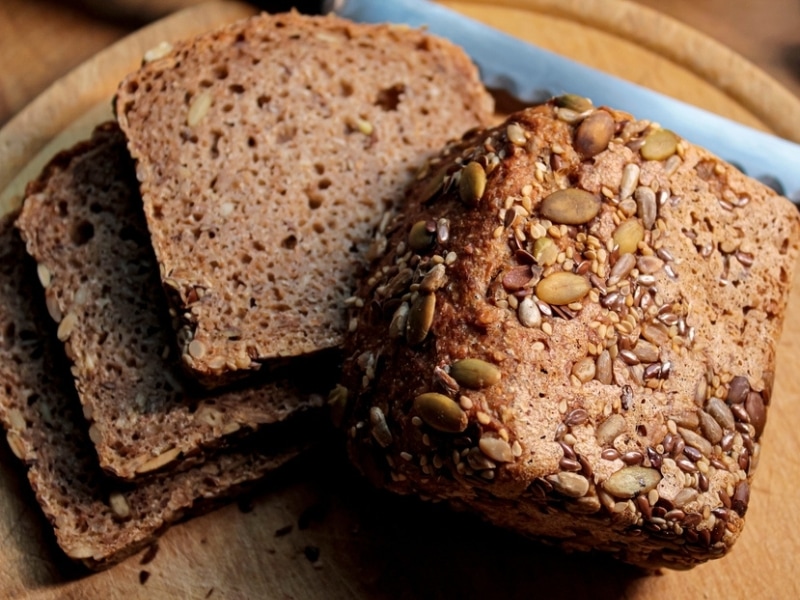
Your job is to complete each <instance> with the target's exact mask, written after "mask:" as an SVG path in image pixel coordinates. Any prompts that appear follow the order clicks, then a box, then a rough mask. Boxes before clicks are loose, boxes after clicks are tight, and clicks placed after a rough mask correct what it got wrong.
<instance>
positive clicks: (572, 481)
mask: <svg viewBox="0 0 800 600" xmlns="http://www.w3.org/2000/svg"><path fill="white" fill-rule="evenodd" d="M547 481H548V482H550V484H551V485H552V486H553V488H554V489H555V490H556V491H557V492H558V493H560V494H563V495H565V496H568V497H570V498H581V497H583V496H585V495H586V494H587V493H588V492H589V480H588V479H586V477H584V476H583V475H579V474H578V473H572V472H570V471H564V472H562V473H557V474H555V475H548V477H547Z"/></svg>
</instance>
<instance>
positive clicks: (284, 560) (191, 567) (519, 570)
mask: <svg viewBox="0 0 800 600" xmlns="http://www.w3.org/2000/svg"><path fill="white" fill-rule="evenodd" d="M445 4H447V5H449V6H452V7H453V8H456V9H457V10H460V11H462V12H464V13H467V14H469V15H471V16H473V17H476V18H479V19H481V20H484V21H486V22H488V23H490V24H492V25H494V26H496V27H499V28H501V29H505V30H507V31H508V32H510V33H512V34H514V35H517V36H519V37H522V38H525V39H529V40H531V41H536V42H537V43H538V44H540V45H541V46H543V47H546V48H549V49H551V50H555V51H557V52H560V53H562V54H564V55H567V56H570V57H573V58H576V59H578V60H580V61H582V62H585V63H587V64H590V65H592V66H595V67H598V68H601V69H604V70H606V71H609V72H611V73H614V74H617V75H620V76H622V77H626V78H628V79H631V80H633V81H636V82H638V83H641V84H644V85H646V86H649V87H652V88H654V89H657V90H659V91H662V92H665V93H668V94H671V95H673V96H676V97H679V98H682V99H684V100H687V101H689V102H693V103H696V104H698V105H701V106H703V107H705V108H708V109H711V110H714V111H716V112H718V113H720V114H723V115H725V116H728V117H730V118H733V119H737V120H739V121H741V122H743V123H746V124H749V125H753V126H755V127H759V128H762V129H766V130H770V131H774V132H777V133H781V134H783V135H786V136H787V137H793V138H794V139H798V137H800V101H798V99H797V98H795V97H794V96H793V95H791V94H790V93H788V92H787V91H785V90H784V89H783V88H781V87H780V86H779V85H778V84H777V83H775V82H774V81H773V80H771V79H770V78H769V77H767V76H766V75H764V74H763V73H762V72H760V71H758V70H757V69H756V68H755V67H753V66H752V65H750V64H749V63H747V62H746V61H744V60H743V59H742V58H740V57H739V56H736V55H735V54H733V53H731V52H730V51H728V50H726V49H725V48H724V47H722V46H720V45H719V44H716V43H715V42H713V41H711V40H710V39H708V38H705V37H703V36H701V35H699V34H698V33H696V32H694V31H692V30H690V29H687V28H686V27H685V26H682V25H680V24H679V23H677V22H676V21H673V20H669V19H666V18H664V17H663V16H661V15H659V14H657V13H655V12H653V11H650V10H647V9H643V8H642V7H641V6H638V5H634V4H631V3H628V2H624V1H618V0H614V1H612V0H492V1H488V0H471V1H460V2H452V1H448V2H445ZM250 10H251V9H249V8H247V7H244V6H241V5H237V4H232V3H226V4H209V5H205V6H201V7H198V8H194V9H190V10H189V11H187V12H182V13H178V14H177V15H175V16H173V17H171V18H169V19H166V20H164V21H161V22H159V23H157V24H155V25H154V26H151V27H149V28H148V29H146V30H143V31H141V32H139V33H137V34H135V35H133V36H132V37H130V38H127V39H125V40H123V41H122V42H120V43H118V44H116V45H114V46H112V47H110V48H109V49H107V50H106V51H104V52H102V53H100V54H98V55H97V56H96V57H95V58H93V59H92V60H91V61H89V62H88V63H86V64H85V65H83V66H81V67H80V68H78V69H77V70H75V71H74V72H72V73H70V74H69V75H67V76H66V77H65V78H64V79H62V80H61V81H59V82H57V83H56V84H54V86H53V87H51V88H50V89H49V90H48V91H47V92H46V93H45V94H44V95H43V96H41V97H40V98H38V99H37V100H36V101H35V102H33V103H32V104H31V105H30V106H29V107H28V108H27V109H26V110H24V111H23V112H21V113H20V114H18V115H17V117H15V118H14V119H13V120H12V121H11V122H10V123H9V124H8V125H7V126H6V128H5V129H3V130H2V131H0V190H5V191H3V192H2V193H0V211H5V210H8V208H9V207H10V206H12V205H13V204H14V202H15V198H17V197H18V195H19V193H20V191H21V190H22V186H24V183H25V182H26V181H27V180H28V179H30V177H32V176H34V175H35V174H36V173H37V171H38V169H39V168H40V167H41V164H42V163H43V162H44V161H45V160H47V158H49V156H51V155H52V153H53V152H54V151H55V150H56V149H57V148H59V147H63V146H65V145H67V144H68V143H69V142H70V141H71V140H75V139H79V138H81V137H83V136H85V135H86V133H87V132H88V130H89V129H90V128H91V126H92V125H93V124H94V123H96V122H98V121H99V120H101V119H102V118H104V117H105V116H106V115H108V114H109V109H108V106H109V98H110V97H111V94H112V93H113V91H114V88H115V85H116V83H117V81H119V79H120V78H121V77H122V76H123V75H124V74H125V73H127V72H128V71H130V70H132V69H134V68H135V67H136V65H137V64H138V62H139V59H140V57H141V56H142V54H143V53H144V51H145V50H147V49H148V48H150V47H152V46H154V45H156V44H157V43H158V42H160V41H161V40H164V39H176V38H179V37H184V36H187V35H191V34H193V33H195V32H198V31H201V30H204V29H207V28H208V27H210V26H211V25H213V24H216V23H222V22H225V21H229V20H232V19H234V18H236V17H238V16H241V15H243V14H247V13H249V12H250ZM26 165H28V166H27V167H26ZM798 355H800V277H798V278H797V281H796V283H795V288H794V292H793V294H792V297H791V301H790V307H789V312H788V315H787V318H786V323H785V328H784V335H783V339H782V342H781V345H780V349H779V360H778V369H777V380H776V384H775V391H774V401H773V406H772V409H771V412H770V418H769V421H770V423H769V426H768V428H767V434H766V437H765V443H764V448H763V449H764V451H763V454H762V458H761V462H760V465H759V472H758V474H757V476H756V480H755V484H754V486H753V495H752V501H751V505H750V509H749V511H748V515H747V526H746V528H745V531H744V533H743V535H742V537H741V538H740V540H739V542H738V543H737V545H736V546H735V548H734V550H733V552H732V553H731V554H730V555H729V556H728V557H726V558H724V559H722V560H720V561H715V562H713V563H709V564H706V565H702V566H700V567H697V568H696V569H694V570H692V571H689V572H665V573H664V574H662V575H647V574H644V573H642V572H640V571H637V570H635V569H632V568H629V567H626V566H624V565H621V564H618V563H615V562H613V561H611V560H609V559H606V558H604V557H602V556H582V555H565V554H562V553H561V552H559V551H556V550H552V549H549V548H544V547H541V546H538V545H536V544H532V543H530V542H525V541H522V540H519V539H517V538H516V537H514V536H512V535H510V534H508V533H505V532H502V531H498V530H495V529H492V528H490V527H488V526H485V525H482V524H480V523H478V522H477V521H476V520H475V519H473V518H471V517H469V516H466V515H457V514H452V513H450V512H448V511H446V510H444V509H443V508H441V507H438V506H430V505H423V504H420V503H418V502H415V501H413V500H411V499H403V498H396V497H390V496H388V495H385V494H382V493H380V492H376V491H374V490H371V489H369V488H368V487H367V486H366V485H365V484H364V482H363V481H361V480H360V479H359V478H358V477H356V476H355V475H354V474H353V472H352V471H351V470H350V469H349V468H348V467H347V466H346V464H345V463H344V461H343V458H342V456H341V455H340V453H338V452H337V451H335V450H334V451H331V452H328V453H325V454H323V455H314V456H309V457H307V458H306V460H304V461H303V462H302V463H301V464H299V465H296V466H295V467H294V468H293V469H291V470H289V471H288V472H286V473H284V474H283V475H282V476H281V477H280V478H279V479H278V480H274V481H272V482H270V483H268V484H267V485H266V486H265V487H264V489H262V490H260V491H259V492H258V493H257V494H254V495H251V496H249V497H248V498H247V499H246V500H245V501H244V502H240V503H239V504H237V505H231V506H228V507H226V508H223V509H221V510H218V511H216V512H214V513H211V514H209V515H206V516H204V517H200V518H196V519H194V520H192V521H189V522H187V523H185V524H182V525H180V526H176V527H174V528H173V529H171V530H170V531H168V532H167V533H166V535H165V536H164V537H163V538H162V540H161V541H160V542H159V544H158V551H157V552H156V553H155V556H154V557H149V558H152V559H151V560H144V561H143V560H142V558H143V556H144V555H140V556H137V557H133V558H131V559H129V560H128V561H126V562H124V563H122V564H120V565H118V566H116V567H114V568H112V569H110V570H108V571H105V572H102V573H98V574H91V575H86V574H85V573H82V572H81V571H80V570H78V569H75V568H74V567H73V566H72V565H70V564H69V563H67V562H65V560H64V559H63V557H62V556H61V554H60V552H59V550H58V548H57V547H56V546H55V544H54V542H53V539H52V533H51V532H50V531H49V528H48V526H47V524H46V523H45V522H44V520H43V518H42V517H41V515H40V513H39V510H38V506H37V505H36V503H35V501H34V499H33V497H32V494H31V492H30V490H29V489H27V486H26V480H25V479H24V475H23V474H22V472H21V470H20V469H19V468H17V465H16V464H15V462H14V458H13V456H12V455H11V453H10V452H9V451H8V449H7V448H5V446H4V445H3V446H2V447H0V540H2V544H1V545H0V562H1V564H3V567H4V568H3V569H2V570H0V596H2V597H12V598H14V597H24V598H41V599H55V598H126V599H132V598H139V597H141V598H171V597H182V598H269V599H273V598H281V599H282V598H298V599H306V598H309V599H316V598H320V599H323V598H324V599H328V598H373V597H374V598H383V597H386V598H456V597H459V598H473V597H480V598H529V597H538V598H561V597H563V598H583V597H596V598H623V597H624V598H629V599H631V598H648V599H660V598H670V599H672V598H709V599H710V598H718V597H724V598H749V599H754V600H755V599H761V598H770V599H772V598H797V597H800V584H799V583H798V581H800V576H798V574H797V568H796V565H795V563H796V560H797V559H796V554H797V553H798V552H800V516H798V515H800V496H798V495H795V494H794V489H793V486H794V485H796V484H797V482H800V459H798V457H800V442H798V439H800V438H798V436H797V435H796V434H795V432H794V430H793V429H794V427H795V424H798V423H800V402H798V401H797V399H798V397H800V370H798V369H796V368H794V363H795V362H796V360H797V359H796V358H795V357H797V356H798Z"/></svg>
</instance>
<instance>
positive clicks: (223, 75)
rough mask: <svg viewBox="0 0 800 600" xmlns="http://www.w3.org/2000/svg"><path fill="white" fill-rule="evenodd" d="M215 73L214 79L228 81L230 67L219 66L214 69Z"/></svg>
mask: <svg viewBox="0 0 800 600" xmlns="http://www.w3.org/2000/svg"><path fill="white" fill-rule="evenodd" d="M213 73H214V77H216V78H217V79H227V78H228V67H227V66H226V65H218V66H216V67H214V70H213Z"/></svg>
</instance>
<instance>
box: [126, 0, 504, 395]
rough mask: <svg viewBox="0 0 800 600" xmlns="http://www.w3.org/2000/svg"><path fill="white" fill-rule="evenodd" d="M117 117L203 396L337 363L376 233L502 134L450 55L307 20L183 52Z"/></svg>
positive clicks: (271, 23) (407, 35) (268, 25)
mask: <svg viewBox="0 0 800 600" xmlns="http://www.w3.org/2000/svg"><path fill="white" fill-rule="evenodd" d="M115 107H116V114H117V118H118V120H119V123H120V125H121V127H122V129H123V131H124V132H125V134H126V135H127V138H128V145H129V149H130V152H131V154H132V156H133V157H134V159H135V160H136V161H137V173H138V177H139V180H140V182H141V190H142V195H143V198H144V206H145V212H146V215H147V221H148V227H149V229H150V233H151V236H152V243H153V246H154V248H155V252H156V256H157V257H158V261H159V264H160V266H161V273H162V277H163V282H164V284H165V286H166V288H167V291H168V292H169V296H170V300H171V302H172V306H173V308H174V309H175V310H176V311H177V315H178V317H179V319H180V330H179V343H180V346H181V350H182V358H183V360H184V362H185V364H186V366H187V367H188V368H189V369H190V370H191V371H192V372H193V373H194V374H195V376H196V377H197V378H199V379H200V380H201V381H202V382H203V383H204V384H206V385H209V386H215V385H218V384H220V383H224V382H227V381H230V380H231V379H233V378H236V377H237V376H241V375H242V374H247V373H248V372H252V371H253V370H256V369H258V368H259V366H260V364H261V363H262V362H263V361H264V360H266V359H269V358H273V357H286V356H296V355H302V354H308V353H310V352H313V351H316V350H319V349H323V348H331V347H334V346H336V345H338V344H339V343H340V341H341V339H342V334H343V332H344V330H345V329H346V327H347V322H346V320H345V315H344V308H345V307H344V301H345V300H346V299H347V298H348V297H349V296H350V294H351V291H352V286H353V285H354V283H355V275H354V274H355V273H356V271H357V268H358V267H359V266H360V265H361V263H362V260H363V256H364V253H365V252H367V250H368V232H369V230H370V228H371V227H373V226H374V225H375V223H376V220H377V218H379V217H380V215H381V214H382V213H383V211H384V210H385V209H386V208H387V207H388V206H389V205H391V204H392V203H393V202H394V201H395V200H396V198H397V197H398V196H402V193H401V190H402V188H403V187H404V186H405V185H406V183H408V182H409V181H410V179H411V176H412V172H413V171H414V170H416V168H418V167H419V166H420V165H421V164H422V162H423V160H424V159H425V158H426V157H427V156H429V155H430V153H431V152H433V151H434V149H437V148H438V147H440V146H441V145H442V144H443V143H444V142H446V141H447V140H449V139H451V138H454V137H457V136H459V135H461V132H463V131H464V130H466V129H468V128H470V127H473V126H477V125H482V124H486V123H488V122H489V119H490V118H491V117H492V101H491V97H490V96H489V95H488V94H487V92H486V91H485V90H484V89H483V86H482V85H481V83H480V81H479V79H478V74H477V70H476V69H475V67H474V66H473V65H472V63H471V62H470V61H469V59H468V58H467V57H466V55H465V54H464V53H463V52H462V51H461V50H460V49H458V48H457V47H455V46H454V45H452V44H450V43H448V42H446V41H444V40H440V39H437V38H434V37H432V36H430V35H427V34H425V33H424V32H421V31H416V30H411V29H407V28H399V27H392V26H377V25H358V24H354V23H350V22H347V21H344V20H341V19H338V18H336V17H333V16H329V17H308V16H302V15H299V14H297V13H289V14H282V15H277V16H270V15H266V14H265V15H261V16H256V17H254V18H252V19H249V20H246V21H243V22H239V23H237V24H234V25H231V26H227V27H224V28H222V29H219V30H217V31H214V32H212V33H209V34H207V35H203V36H200V37H198V38H197V39H195V40H193V41H188V42H185V43H181V44H177V45H176V46H175V47H174V49H173V50H172V51H171V52H169V53H168V54H167V55H166V56H164V57H162V58H159V59H156V60H153V61H151V62H149V63H147V64H145V65H144V66H143V67H142V69H141V70H140V71H138V72H135V73H133V74H131V75H130V76H129V77H127V78H126V79H125V80H124V81H123V82H122V83H121V85H120V87H119V90H118V95H117V98H116V104H115ZM237 373H238V375H237Z"/></svg>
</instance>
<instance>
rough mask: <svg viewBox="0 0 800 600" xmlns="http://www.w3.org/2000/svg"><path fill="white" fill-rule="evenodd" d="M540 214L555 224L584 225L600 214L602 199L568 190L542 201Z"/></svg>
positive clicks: (590, 194)
mask: <svg viewBox="0 0 800 600" xmlns="http://www.w3.org/2000/svg"><path fill="white" fill-rule="evenodd" d="M606 114H607V113H606ZM539 212H540V213H541V214H542V216H543V217H544V218H546V219H549V220H550V221H552V222H553V223H558V224H563V225H583V224H584V223H588V222H589V221H591V220H592V219H594V218H595V217H596V216H597V213H599V212H600V199H599V198H598V197H597V196H595V195H594V194H592V193H590V192H587V191H585V190H582V189H580V188H566V189H563V190H557V191H555V192H553V193H552V194H550V195H548V196H547V197H546V198H545V199H544V200H542V203H541V205H540V206H539Z"/></svg>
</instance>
